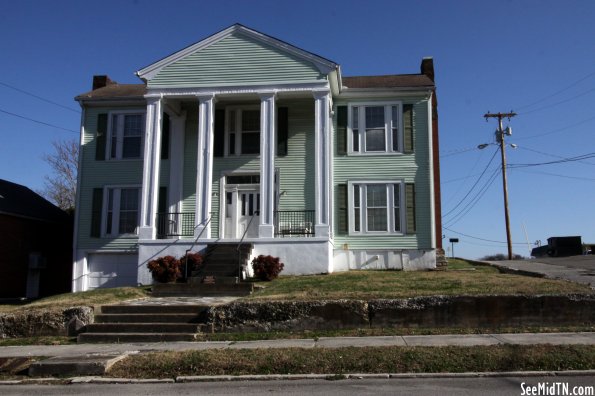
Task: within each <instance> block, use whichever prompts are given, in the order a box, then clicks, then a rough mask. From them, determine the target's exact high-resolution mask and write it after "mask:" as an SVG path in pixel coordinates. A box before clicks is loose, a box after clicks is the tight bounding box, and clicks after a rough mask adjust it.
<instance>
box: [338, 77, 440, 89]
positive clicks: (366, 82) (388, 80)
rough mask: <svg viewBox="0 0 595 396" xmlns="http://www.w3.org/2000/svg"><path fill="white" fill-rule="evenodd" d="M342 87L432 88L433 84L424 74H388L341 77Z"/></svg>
mask: <svg viewBox="0 0 595 396" xmlns="http://www.w3.org/2000/svg"><path fill="white" fill-rule="evenodd" d="M343 85H344V86H346V87H348V88H422V87H428V88H432V87H434V82H433V81H432V80H431V79H430V78H429V77H428V76H426V75H425V74H389V75H384V76H353V77H343Z"/></svg>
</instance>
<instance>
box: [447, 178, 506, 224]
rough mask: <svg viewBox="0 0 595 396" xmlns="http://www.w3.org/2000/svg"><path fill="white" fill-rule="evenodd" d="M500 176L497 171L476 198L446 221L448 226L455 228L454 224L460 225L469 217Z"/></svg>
mask: <svg viewBox="0 0 595 396" xmlns="http://www.w3.org/2000/svg"><path fill="white" fill-rule="evenodd" d="M499 174H500V172H499V169H495V170H494V172H493V173H492V175H491V176H490V178H489V179H488V180H487V181H486V183H485V184H484V185H483V187H482V188H481V190H479V191H478V192H477V194H475V196H474V197H473V198H472V199H471V201H469V203H467V205H465V207H464V208H463V209H461V210H460V211H459V212H458V213H457V214H456V215H455V216H454V217H452V218H451V219H450V220H448V221H446V223H447V225H448V226H453V225H454V224H456V223H458V222H459V221H460V220H461V219H462V218H463V217H465V216H466V215H467V213H469V212H470V211H471V209H473V208H474V207H475V205H477V203H478V202H479V201H480V200H481V199H482V198H483V196H484V195H485V194H486V193H487V192H488V190H489V188H490V187H491V186H492V184H494V181H495V180H496V177H497V176H498V175H499Z"/></svg>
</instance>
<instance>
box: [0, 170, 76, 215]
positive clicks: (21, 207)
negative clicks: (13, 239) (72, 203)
mask: <svg viewBox="0 0 595 396" xmlns="http://www.w3.org/2000/svg"><path fill="white" fill-rule="evenodd" d="M0 214H8V215H13V216H20V217H27V218H33V219H38V220H44V221H51V222H63V221H67V220H68V214H67V213H66V212H64V211H63V210H62V209H60V208H58V207H57V206H55V205H54V204H52V203H51V202H49V201H48V200H46V199H45V198H43V197H42V196H40V195H39V194H37V193H36V192H34V191H33V190H31V189H29V188H28V187H25V186H22V185H20V184H16V183H12V182H9V181H7V180H2V179H0Z"/></svg>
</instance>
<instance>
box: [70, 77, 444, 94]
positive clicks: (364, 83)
mask: <svg viewBox="0 0 595 396" xmlns="http://www.w3.org/2000/svg"><path fill="white" fill-rule="evenodd" d="M343 85H344V86H346V87H348V88H364V89H370V88H371V89H374V88H433V87H434V82H433V81H432V80H430V78H428V77H427V76H426V75H424V74H391V75H384V76H353V77H343ZM146 93H147V86H146V85H145V84H118V83H111V84H109V85H107V86H105V87H103V88H99V89H96V90H94V91H89V92H86V93H84V94H81V95H79V96H77V97H76V98H75V99H76V100H114V99H115V100H117V99H127V100H132V99H143V97H144V95H145V94H146Z"/></svg>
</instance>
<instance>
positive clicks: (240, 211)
mask: <svg viewBox="0 0 595 396" xmlns="http://www.w3.org/2000/svg"><path fill="white" fill-rule="evenodd" d="M259 224H260V186H258V185H250V186H234V187H228V188H226V191H225V237H226V238H231V239H239V238H242V237H243V236H244V233H245V237H246V238H256V237H258V225H259Z"/></svg>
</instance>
